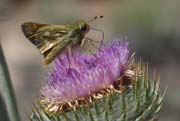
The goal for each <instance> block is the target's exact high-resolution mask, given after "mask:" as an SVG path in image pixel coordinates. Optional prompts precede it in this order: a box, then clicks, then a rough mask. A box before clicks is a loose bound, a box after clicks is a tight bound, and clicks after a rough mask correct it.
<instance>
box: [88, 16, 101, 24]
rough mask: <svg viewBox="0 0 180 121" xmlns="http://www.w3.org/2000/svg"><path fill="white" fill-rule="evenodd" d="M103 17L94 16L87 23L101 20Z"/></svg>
mask: <svg viewBox="0 0 180 121" xmlns="http://www.w3.org/2000/svg"><path fill="white" fill-rule="evenodd" d="M103 17H104V16H94V18H93V19H91V20H89V21H88V23H91V22H93V21H95V20H97V19H101V18H103Z"/></svg>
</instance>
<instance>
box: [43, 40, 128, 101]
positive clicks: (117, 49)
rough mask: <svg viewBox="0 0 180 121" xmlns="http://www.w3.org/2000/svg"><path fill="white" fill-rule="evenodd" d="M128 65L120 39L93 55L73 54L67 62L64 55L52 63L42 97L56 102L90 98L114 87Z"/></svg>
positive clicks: (124, 47) (124, 48) (76, 52)
mask: <svg viewBox="0 0 180 121" xmlns="http://www.w3.org/2000/svg"><path fill="white" fill-rule="evenodd" d="M68 59H69V60H68ZM68 62H69V63H68ZM128 63H129V50H128V43H127V42H126V41H122V40H121V39H116V40H113V41H112V42H111V43H110V44H109V45H108V46H106V47H104V48H102V49H101V51H97V52H96V53H95V54H91V55H87V54H81V53H80V52H79V51H75V52H73V53H72V54H71V55H70V57H69V58H68V56H67V54H63V55H61V56H59V57H58V58H57V59H56V60H55V62H54V68H53V70H52V71H50V72H49V73H48V76H47V83H46V85H45V86H44V87H43V89H42V90H41V92H42V95H43V97H45V98H47V99H49V100H53V101H56V102H67V101H72V100H75V99H77V98H81V97H86V96H89V95H91V94H92V93H94V92H97V91H99V90H101V89H103V88H105V87H106V86H109V85H111V84H113V83H114V81H116V80H117V79H118V78H119V77H121V75H122V72H123V71H124V70H125V69H126V68H127V66H128Z"/></svg>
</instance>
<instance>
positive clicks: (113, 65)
mask: <svg viewBox="0 0 180 121" xmlns="http://www.w3.org/2000/svg"><path fill="white" fill-rule="evenodd" d="M129 55H130V54H129V49H128V43H127V41H122V39H116V40H114V41H112V42H111V43H110V44H109V45H108V46H106V47H104V48H102V49H101V51H97V52H96V53H95V54H93V55H87V54H82V53H80V52H79V51H75V52H73V53H72V54H71V55H70V56H67V55H66V54H63V55H61V56H59V57H58V58H57V59H56V60H55V62H54V68H53V69H52V70H51V71H49V72H48V74H47V82H46V84H45V85H44V86H43V88H42V90H41V94H42V97H40V101H39V102H38V103H37V104H36V105H34V106H33V107H34V110H33V114H32V115H31V117H30V120H32V121H34V120H36V121H41V120H47V121H49V120H53V121H60V120H67V121H71V120H76V121H84V120H86V121H96V120H98V121H115V120H117V121H135V120H136V121H142V120H156V119H157V117H158V114H159V112H160V109H161V107H162V104H163V101H164V99H165V93H164V94H163V95H162V94H161V92H160V90H159V80H156V79H155V80H154V81H150V80H149V79H148V77H147V70H146V68H145V66H144V64H142V63H141V62H140V63H138V64H137V65H136V64H134V63H132V62H130V56H129ZM128 81H130V82H132V83H130V84H129V82H128ZM124 82H125V83H124ZM124 84H127V85H128V86H129V85H130V88H125V86H126V85H124ZM121 87H122V88H121ZM122 89H123V90H122Z"/></svg>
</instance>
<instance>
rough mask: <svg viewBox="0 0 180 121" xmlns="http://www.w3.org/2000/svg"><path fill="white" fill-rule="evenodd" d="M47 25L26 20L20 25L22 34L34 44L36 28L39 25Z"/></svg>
mask: <svg viewBox="0 0 180 121" xmlns="http://www.w3.org/2000/svg"><path fill="white" fill-rule="evenodd" d="M44 26H48V25H47V24H40V23H34V22H26V23H23V24H22V25H21V29H22V31H23V33H24V35H25V36H26V37H27V38H28V39H29V40H30V41H31V42H32V43H33V44H35V43H36V42H35V36H34V35H35V33H36V32H37V30H38V29H40V28H41V27H44Z"/></svg>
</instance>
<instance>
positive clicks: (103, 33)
mask: <svg viewBox="0 0 180 121" xmlns="http://www.w3.org/2000/svg"><path fill="white" fill-rule="evenodd" d="M90 29H91V30H95V31H99V32H101V33H102V40H101V44H100V48H99V50H100V51H101V48H102V45H103V41H104V31H103V30H100V29H95V28H90Z"/></svg>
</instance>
